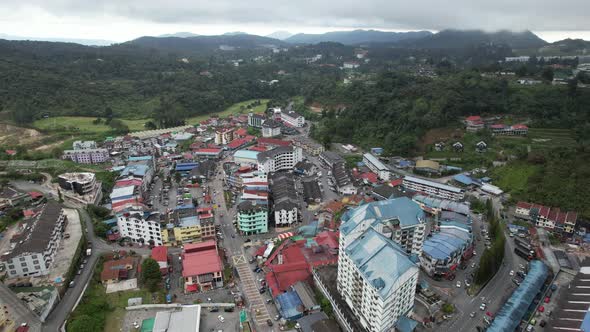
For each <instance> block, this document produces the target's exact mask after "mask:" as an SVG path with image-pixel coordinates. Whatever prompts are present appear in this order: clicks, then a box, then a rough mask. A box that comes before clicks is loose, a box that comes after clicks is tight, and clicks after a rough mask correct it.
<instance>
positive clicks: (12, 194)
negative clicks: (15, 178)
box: [0, 187, 26, 199]
mask: <svg viewBox="0 0 590 332" xmlns="http://www.w3.org/2000/svg"><path fill="white" fill-rule="evenodd" d="M24 195H26V193H23V192H20V191H18V190H16V189H14V188H12V187H4V188H2V191H0V198H3V199H16V198H18V197H21V196H24Z"/></svg>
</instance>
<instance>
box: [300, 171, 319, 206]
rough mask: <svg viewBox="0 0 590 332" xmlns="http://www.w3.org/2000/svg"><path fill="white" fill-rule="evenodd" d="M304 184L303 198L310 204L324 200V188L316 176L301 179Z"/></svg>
mask: <svg viewBox="0 0 590 332" xmlns="http://www.w3.org/2000/svg"><path fill="white" fill-rule="evenodd" d="M301 184H302V185H303V198H304V199H305V202H307V203H308V204H318V203H320V202H321V201H322V190H321V189H320V185H319V184H318V180H317V178H315V177H308V178H304V179H302V180H301Z"/></svg>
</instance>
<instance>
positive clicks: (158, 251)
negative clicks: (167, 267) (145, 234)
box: [152, 246, 168, 262]
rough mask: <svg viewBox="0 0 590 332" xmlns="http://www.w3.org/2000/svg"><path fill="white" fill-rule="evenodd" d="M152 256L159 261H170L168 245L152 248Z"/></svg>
mask: <svg viewBox="0 0 590 332" xmlns="http://www.w3.org/2000/svg"><path fill="white" fill-rule="evenodd" d="M152 258H153V259H155V260H156V261H157V262H166V261H168V247H166V246H156V247H154V248H153V249H152Z"/></svg>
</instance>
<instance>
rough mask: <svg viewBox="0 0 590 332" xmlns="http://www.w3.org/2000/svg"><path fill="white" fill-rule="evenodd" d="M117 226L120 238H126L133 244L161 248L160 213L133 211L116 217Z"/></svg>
mask: <svg viewBox="0 0 590 332" xmlns="http://www.w3.org/2000/svg"><path fill="white" fill-rule="evenodd" d="M117 226H118V227H119V232H120V233H121V237H128V238H130V239H131V240H132V241H133V242H136V243H142V244H150V241H153V245H155V246H161V245H162V244H163V243H162V233H161V230H160V213H158V212H144V211H133V212H125V213H122V214H120V215H118V216H117Z"/></svg>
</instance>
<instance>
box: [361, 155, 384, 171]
mask: <svg viewBox="0 0 590 332" xmlns="http://www.w3.org/2000/svg"><path fill="white" fill-rule="evenodd" d="M363 158H365V159H367V161H369V162H370V163H371V164H373V165H374V166H375V167H376V168H377V169H378V170H380V171H388V170H389V167H387V166H386V165H385V164H384V163H382V162H381V160H379V158H377V157H375V156H374V155H372V154H370V153H365V154H363Z"/></svg>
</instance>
